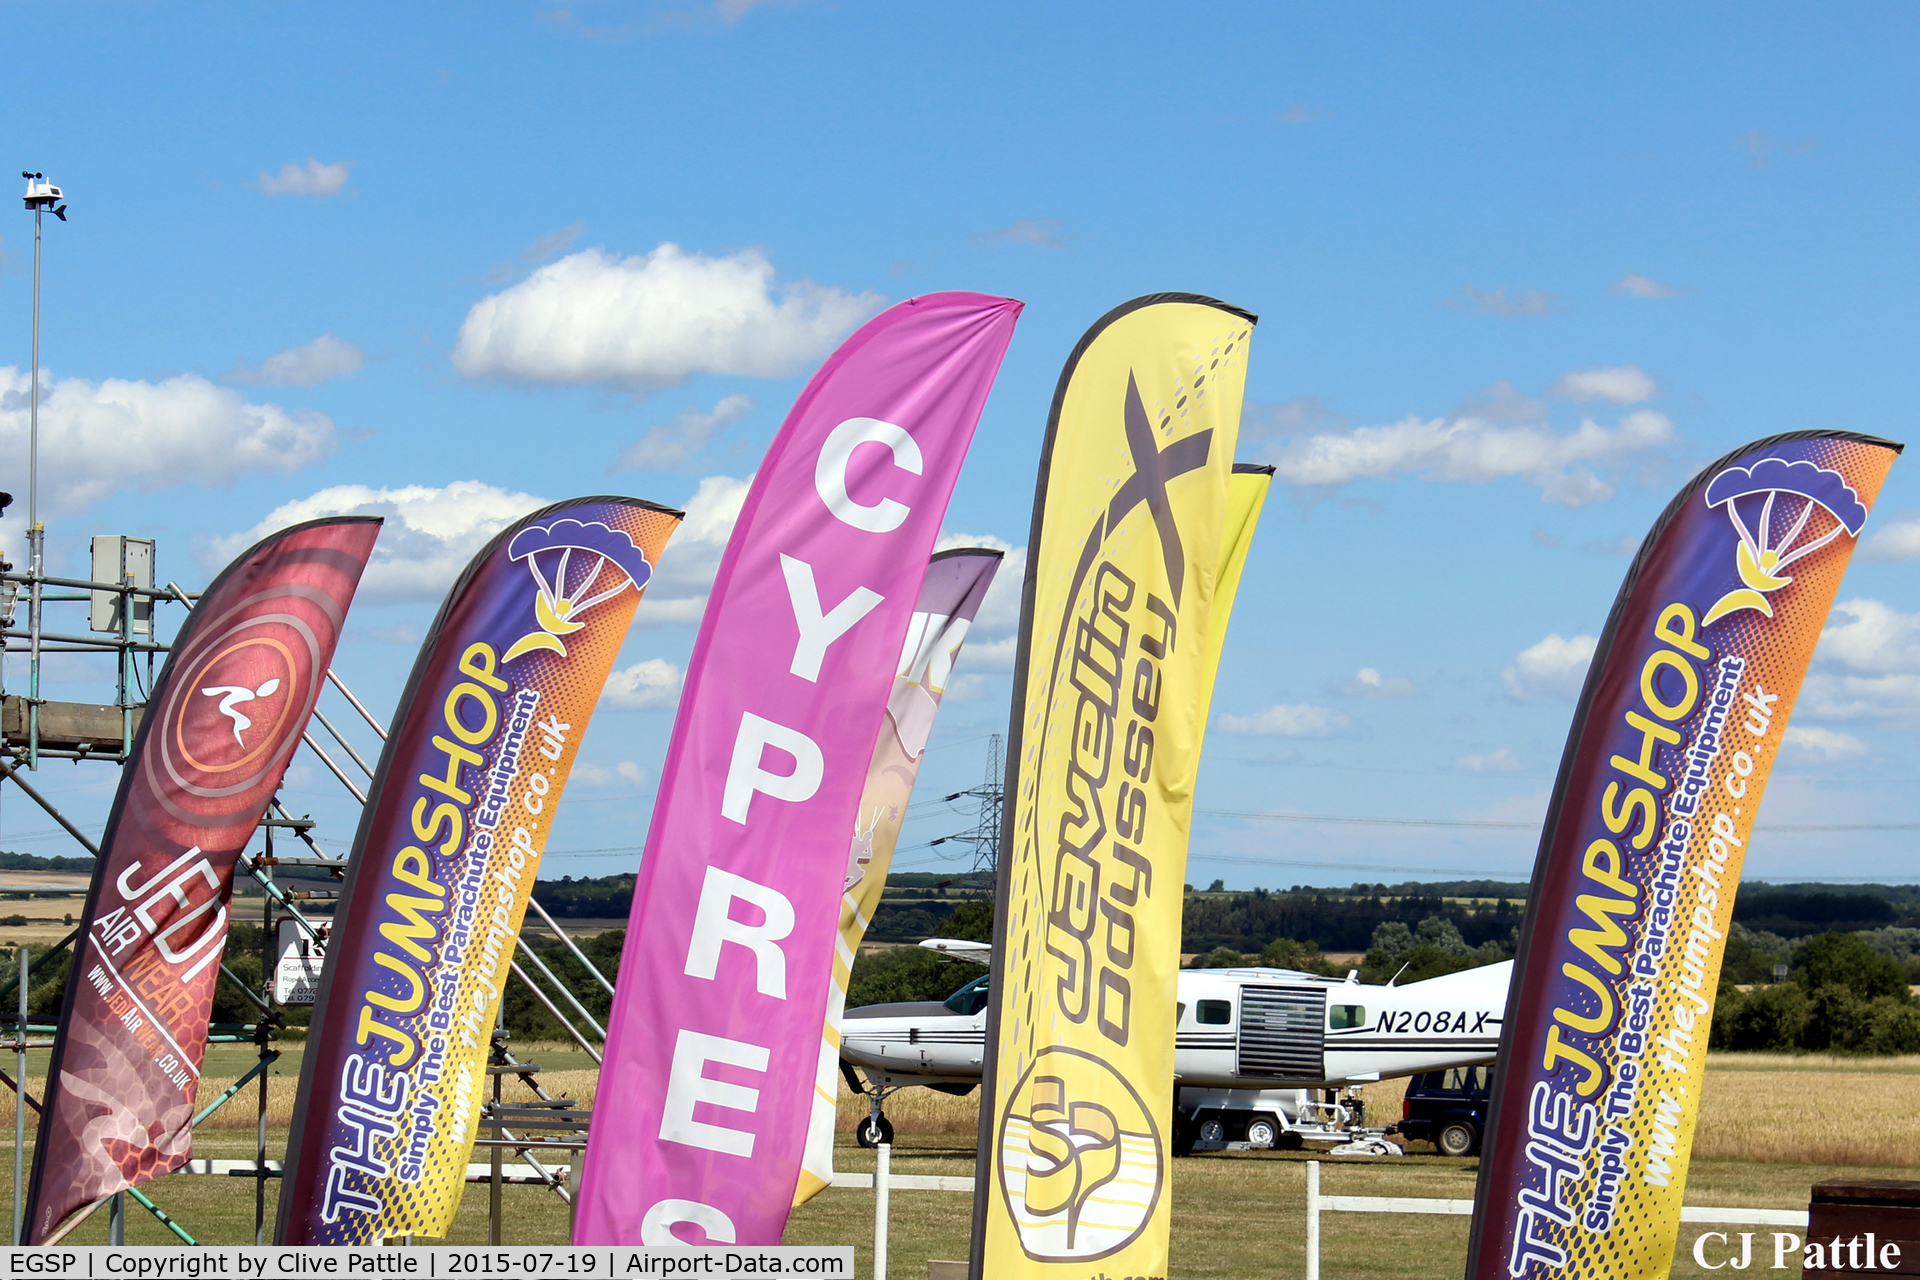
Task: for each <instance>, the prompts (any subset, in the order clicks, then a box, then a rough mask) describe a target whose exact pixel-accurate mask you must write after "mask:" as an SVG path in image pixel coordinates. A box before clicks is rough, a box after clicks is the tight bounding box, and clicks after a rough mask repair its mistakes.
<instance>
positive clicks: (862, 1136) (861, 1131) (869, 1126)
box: [853, 1098, 893, 1149]
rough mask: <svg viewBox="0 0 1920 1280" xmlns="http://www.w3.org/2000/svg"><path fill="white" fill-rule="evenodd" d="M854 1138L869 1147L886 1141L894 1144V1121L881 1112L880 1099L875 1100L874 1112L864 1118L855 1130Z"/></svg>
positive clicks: (889, 1144)
mask: <svg viewBox="0 0 1920 1280" xmlns="http://www.w3.org/2000/svg"><path fill="white" fill-rule="evenodd" d="M853 1140H854V1141H855V1142H857V1143H859V1144H860V1145H861V1146H863V1147H867V1148H869V1149H871V1148H873V1147H877V1146H879V1145H880V1144H881V1143H883V1142H884V1143H886V1144H887V1145H888V1146H892V1145H893V1122H892V1121H891V1120H889V1119H887V1118H886V1117H885V1116H883V1115H881V1114H880V1100H879V1099H878V1098H875V1099H874V1100H873V1114H872V1115H870V1116H868V1117H867V1118H866V1119H865V1120H862V1121H861V1122H860V1123H859V1124H858V1125H857V1126H855V1128H854V1131H853Z"/></svg>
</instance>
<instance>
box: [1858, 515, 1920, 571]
mask: <svg viewBox="0 0 1920 1280" xmlns="http://www.w3.org/2000/svg"><path fill="white" fill-rule="evenodd" d="M1856 554H1858V556H1859V557H1860V559H1862V560H1920V516H1915V515H1905V516H1900V517H1899V518H1897V519H1895V520H1891V521H1889V522H1888V523H1886V524H1883V525H1881V526H1880V527H1879V528H1878V529H1876V530H1875V531H1874V532H1872V533H1870V534H1868V535H1867V537H1866V540H1865V541H1863V542H1862V543H1861V544H1860V550H1859V551H1858V552H1857V553H1856Z"/></svg>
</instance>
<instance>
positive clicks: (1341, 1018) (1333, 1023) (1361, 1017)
mask: <svg viewBox="0 0 1920 1280" xmlns="http://www.w3.org/2000/svg"><path fill="white" fill-rule="evenodd" d="M1366 1025H1367V1007H1366V1006H1365V1005H1363V1004H1333V1005H1328V1006H1327V1030H1329V1031H1351V1030H1353V1029H1354V1028H1356V1027H1364V1026H1366Z"/></svg>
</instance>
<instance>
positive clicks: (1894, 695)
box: [1794, 671, 1920, 723]
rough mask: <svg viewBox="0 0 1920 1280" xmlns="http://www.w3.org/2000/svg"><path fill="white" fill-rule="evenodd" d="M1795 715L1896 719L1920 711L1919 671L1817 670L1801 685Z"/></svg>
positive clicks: (1824, 717)
mask: <svg viewBox="0 0 1920 1280" xmlns="http://www.w3.org/2000/svg"><path fill="white" fill-rule="evenodd" d="M1794 712H1795V714H1796V715H1800V716H1805V717H1808V718H1810V719H1814V720H1899V721H1903V722H1906V723H1911V722H1912V721H1913V718H1914V716H1915V715H1916V714H1920V675H1913V674H1907V673H1896V674H1893V675H1884V676H1838V675H1831V674H1828V673H1826V672H1820V671H1816V672H1814V673H1813V674H1812V675H1810V676H1808V677H1807V679H1806V683H1805V684H1803V685H1801V686H1800V698H1799V701H1798V702H1796V703H1795V704H1794Z"/></svg>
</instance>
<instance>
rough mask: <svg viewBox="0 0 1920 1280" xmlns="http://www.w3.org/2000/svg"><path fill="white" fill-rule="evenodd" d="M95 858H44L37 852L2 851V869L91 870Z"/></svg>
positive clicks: (0, 863) (0, 854) (0, 859)
mask: <svg viewBox="0 0 1920 1280" xmlns="http://www.w3.org/2000/svg"><path fill="white" fill-rule="evenodd" d="M91 870H93V859H92V858H89V857H78V858H65V857H59V858H43V857H41V856H40V855H39V854H37V853H0V871H91Z"/></svg>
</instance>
